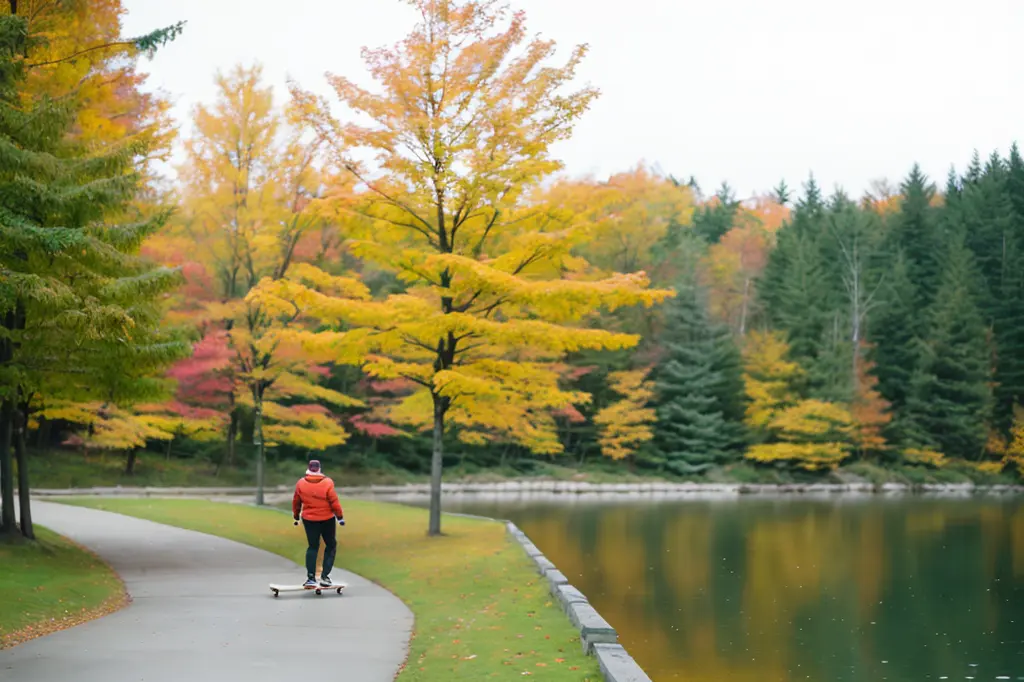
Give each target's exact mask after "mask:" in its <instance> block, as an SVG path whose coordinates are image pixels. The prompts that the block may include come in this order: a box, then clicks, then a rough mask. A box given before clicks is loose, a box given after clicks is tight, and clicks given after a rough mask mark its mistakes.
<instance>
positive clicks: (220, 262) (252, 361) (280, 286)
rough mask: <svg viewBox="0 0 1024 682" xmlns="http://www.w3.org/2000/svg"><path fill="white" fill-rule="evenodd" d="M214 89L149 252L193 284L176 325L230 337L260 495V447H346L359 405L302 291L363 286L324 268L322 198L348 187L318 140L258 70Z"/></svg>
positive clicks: (327, 244)
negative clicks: (344, 420) (340, 382)
mask: <svg viewBox="0 0 1024 682" xmlns="http://www.w3.org/2000/svg"><path fill="white" fill-rule="evenodd" d="M216 83H217V87H218V97H217V100H216V101H215V102H214V103H212V104H211V105H200V106H199V107H197V108H196V111H195V115H194V123H195V133H194V134H193V136H192V137H191V138H190V139H189V140H188V141H187V143H186V146H185V149H186V160H185V164H184V166H183V168H182V169H181V172H180V177H181V178H182V200H181V206H182V211H181V214H180V216H179V218H178V219H177V220H176V221H175V223H174V224H173V225H172V226H171V228H170V229H169V230H167V231H166V232H165V233H164V234H162V235H160V239H159V240H157V241H156V242H155V243H150V245H149V247H150V252H151V253H152V254H153V255H154V256H155V257H159V258H160V259H161V260H163V261H165V262H169V263H172V264H175V265H181V266H182V267H183V269H184V272H185V274H186V278H187V279H188V283H187V285H186V286H185V287H184V288H183V289H182V290H181V292H180V294H179V297H178V300H177V301H176V302H175V311H176V315H175V316H174V317H173V318H171V319H173V320H175V321H187V322H189V323H190V324H192V325H194V326H195V327H196V328H198V329H199V330H200V331H201V332H203V333H225V334H226V337H227V339H228V343H229V345H230V348H231V351H232V353H233V361H232V363H231V366H230V370H229V372H227V374H228V376H230V378H231V380H232V381H233V382H234V390H233V391H232V392H231V394H230V407H229V412H230V423H229V426H228V436H227V441H228V460H229V461H230V453H231V451H232V449H233V446H234V441H235V438H236V434H237V425H238V422H239V411H240V410H241V409H248V410H251V411H252V413H253V414H254V416H255V425H254V434H253V441H254V444H255V445H256V446H257V448H258V450H259V452H258V455H257V478H258V481H257V487H258V490H261V489H262V461H263V448H264V446H266V445H275V444H278V443H290V444H294V445H300V446H303V447H307V448H311V449H317V450H321V449H324V448H326V447H330V446H334V445H340V444H342V443H344V442H345V441H346V440H347V438H348V432H347V431H346V429H345V428H344V427H343V426H342V425H341V423H340V420H339V419H338V417H337V415H336V414H335V411H336V410H340V409H344V408H348V407H354V406H358V405H360V404H361V403H360V402H359V401H357V400H355V399H353V398H350V397H349V396H347V395H345V394H343V393H341V392H338V391H334V390H331V389H328V388H326V387H324V386H323V385H322V384H321V379H322V378H323V376H325V374H326V373H327V372H326V368H325V367H323V364H324V363H326V362H327V361H329V360H333V359H334V353H333V351H329V350H328V349H327V347H326V346H325V345H324V344H325V343H326V339H327V338H328V337H327V336H325V335H319V336H318V335H316V334H314V333H313V332H312V331H311V330H310V325H311V324H314V323H315V317H313V316H311V315H310V314H309V306H310V305H311V304H312V303H314V302H315V300H314V299H309V298H308V297H304V296H303V295H302V293H303V292H304V291H305V290H306V287H311V288H313V289H315V290H317V291H318V292H319V293H320V295H321V296H331V295H335V294H337V293H339V292H341V293H344V294H345V295H349V294H351V295H353V296H355V297H357V298H358V297H360V296H363V295H365V291H366V289H365V287H364V286H363V285H362V284H360V283H358V282H355V281H353V280H350V279H347V278H345V277H343V276H338V275H334V274H331V273H329V272H327V271H325V270H323V269H321V268H320V267H319V266H318V265H317V263H318V262H321V261H323V260H325V259H328V257H333V256H334V255H335V254H334V253H333V252H332V251H331V249H333V248H335V247H336V246H337V241H338V240H337V239H336V238H335V237H332V236H331V233H335V234H336V231H337V230H336V227H335V226H333V225H331V224H328V223H327V222H326V221H325V220H324V219H323V216H322V215H321V214H320V212H319V211H318V209H317V205H316V204H315V200H316V199H317V198H319V197H320V196H321V193H322V192H323V191H324V190H323V188H324V187H325V186H326V185H327V184H330V185H331V186H332V187H333V188H334V191H335V192H337V191H338V189H339V188H346V187H347V185H346V183H345V181H344V179H341V178H333V177H331V175H330V173H329V171H327V170H325V169H324V168H323V165H322V164H321V163H319V162H318V159H319V158H320V156H319V149H320V144H321V142H322V139H321V138H319V137H318V136H317V135H316V134H315V133H313V132H312V131H311V130H310V129H309V128H308V127H306V126H304V125H303V122H302V120H301V119H300V118H298V117H297V116H295V115H294V114H295V113H296V112H295V111H294V110H291V109H288V110H285V111H284V112H281V111H279V110H278V109H277V108H276V107H275V105H274V101H273V96H272V92H271V89H270V88H269V87H265V86H264V85H263V83H262V68H261V67H260V66H258V65H256V66H252V67H248V68H246V67H241V66H238V67H235V68H234V69H232V71H231V72H229V73H227V74H218V75H217V77H216ZM335 197H336V195H335ZM261 282H263V283H264V284H263V288H262V289H261V290H259V291H257V290H256V289H257V285H258V284H260V283H261ZM274 283H277V286H276V288H274V291H273V295H268V291H269V289H270V288H271V287H273V286H274ZM291 284H294V287H297V289H295V288H294V287H293V288H289V285H291ZM295 292H298V293H296V295H293V293H295ZM257 498H258V499H259V498H260V493H259V492H258V493H257Z"/></svg>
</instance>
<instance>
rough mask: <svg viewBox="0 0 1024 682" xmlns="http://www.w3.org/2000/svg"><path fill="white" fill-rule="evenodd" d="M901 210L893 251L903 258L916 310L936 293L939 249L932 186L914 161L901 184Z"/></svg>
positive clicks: (895, 231)
mask: <svg viewBox="0 0 1024 682" xmlns="http://www.w3.org/2000/svg"><path fill="white" fill-rule="evenodd" d="M900 189H901V192H902V198H901V201H900V211H899V213H898V214H897V215H896V216H895V218H894V221H893V223H894V224H893V229H892V232H891V234H890V237H891V238H892V243H891V244H890V248H891V249H892V252H893V253H896V251H897V250H899V251H901V252H902V253H903V255H904V257H905V258H906V263H907V268H908V273H907V274H908V275H909V277H910V281H911V282H912V283H913V285H914V288H915V290H916V292H915V300H916V303H917V306H918V309H919V310H923V309H924V308H926V307H927V306H928V305H929V304H930V303H931V301H932V300H933V299H934V296H935V287H936V284H937V279H938V271H939V265H938V263H937V262H936V257H937V256H938V254H940V253H941V252H942V244H943V240H942V239H941V237H940V230H939V223H938V214H937V210H936V208H935V207H934V206H933V205H932V200H933V199H934V198H935V186H934V185H933V184H932V183H931V182H930V181H929V180H928V178H927V176H925V174H924V173H923V172H922V171H921V167H920V166H918V165H917V164H914V167H913V168H912V169H911V171H910V175H908V176H907V179H906V180H904V181H903V184H902V185H901V188H900Z"/></svg>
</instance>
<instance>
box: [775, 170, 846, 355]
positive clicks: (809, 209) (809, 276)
mask: <svg viewBox="0 0 1024 682" xmlns="http://www.w3.org/2000/svg"><path fill="white" fill-rule="evenodd" d="M804 189H805V195H804V198H803V199H801V200H800V201H799V202H798V203H797V206H796V209H795V211H794V212H793V216H792V219H791V220H790V221H789V222H787V223H786V224H785V225H783V226H782V227H781V228H780V229H779V231H778V232H777V233H776V246H775V249H773V250H772V252H771V254H770V255H769V257H768V262H767V264H766V265H765V269H764V273H763V274H762V276H761V280H760V282H759V285H758V296H759V297H760V299H761V302H762V304H763V307H764V311H765V316H766V319H767V322H768V324H769V326H771V327H772V328H773V329H777V330H780V331H783V332H785V335H786V340H787V342H788V343H789V349H790V354H791V357H792V358H793V359H794V360H796V361H797V362H799V363H801V364H803V365H805V366H807V365H809V364H811V363H812V362H813V360H814V358H815V357H816V356H817V351H818V348H819V344H820V343H821V339H822V338H823V335H824V334H825V329H826V326H827V325H828V323H829V320H830V314H829V312H830V309H831V304H832V302H831V300H829V299H828V298H827V297H826V296H824V295H823V294H826V293H828V294H829V295H830V294H831V291H832V287H831V286H830V278H829V268H830V266H829V264H828V263H826V262H825V260H824V259H823V256H824V254H823V251H822V240H821V238H822V235H823V234H824V233H825V230H826V228H825V220H826V217H827V207H826V206H825V204H824V202H823V201H822V198H821V192H820V191H819V189H818V186H817V183H816V182H815V181H814V178H813V177H812V178H811V179H810V180H809V181H808V183H807V184H806V185H805V186H804Z"/></svg>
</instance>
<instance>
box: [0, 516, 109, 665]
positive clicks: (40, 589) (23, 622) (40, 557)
mask: <svg viewBox="0 0 1024 682" xmlns="http://www.w3.org/2000/svg"><path fill="white" fill-rule="evenodd" d="M35 530H36V537H37V538H38V539H37V540H36V542H28V541H24V540H20V539H18V540H12V541H0V649H2V648H6V647H10V646H14V645H15V644H20V643H21V642H24V641H26V640H29V639H32V638H34V637H39V636H41V635H47V634H49V633H51V632H54V631H55V630H62V629H64V628H67V627H71V626H72V625H78V624H79V623H82V622H84V621H87V620H91V619H92V618H96V617H97V616H102V615H104V614H106V613H110V612H111V611H115V610H117V609H119V608H120V607H121V606H123V605H124V604H125V603H127V599H126V597H125V591H124V584H123V583H122V582H121V580H120V578H118V577H117V574H115V573H114V571H113V570H112V569H111V568H110V567H109V566H107V565H106V564H105V563H103V562H102V561H101V560H100V559H98V558H96V556H95V555H93V554H91V553H90V552H88V551H87V550H85V549H82V548H81V547H79V546H78V545H76V544H74V543H72V542H70V541H69V540H67V539H65V538H63V537H61V536H59V535H57V534H56V533H53V532H51V531H49V530H47V529H46V528H42V527H40V526H36V528H35ZM68 578H74V582H68Z"/></svg>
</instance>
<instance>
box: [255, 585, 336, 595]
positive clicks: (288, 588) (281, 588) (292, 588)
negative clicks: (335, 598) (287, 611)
mask: <svg viewBox="0 0 1024 682" xmlns="http://www.w3.org/2000/svg"><path fill="white" fill-rule="evenodd" d="M346 587H348V585H346V584H345V583H336V584H334V585H331V586H330V587H321V586H320V585H319V584H317V585H311V586H310V587H306V586H304V585H275V584H273V583H271V585H270V591H271V592H273V593H274V596H275V597H276V596H278V595H279V594H281V593H282V592H307V591H309V590H313V591H315V592H316V593H317V594H323V592H324V590H334V591H336V592H337V593H338V594H341V591H342V590H344V589H345V588H346Z"/></svg>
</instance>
